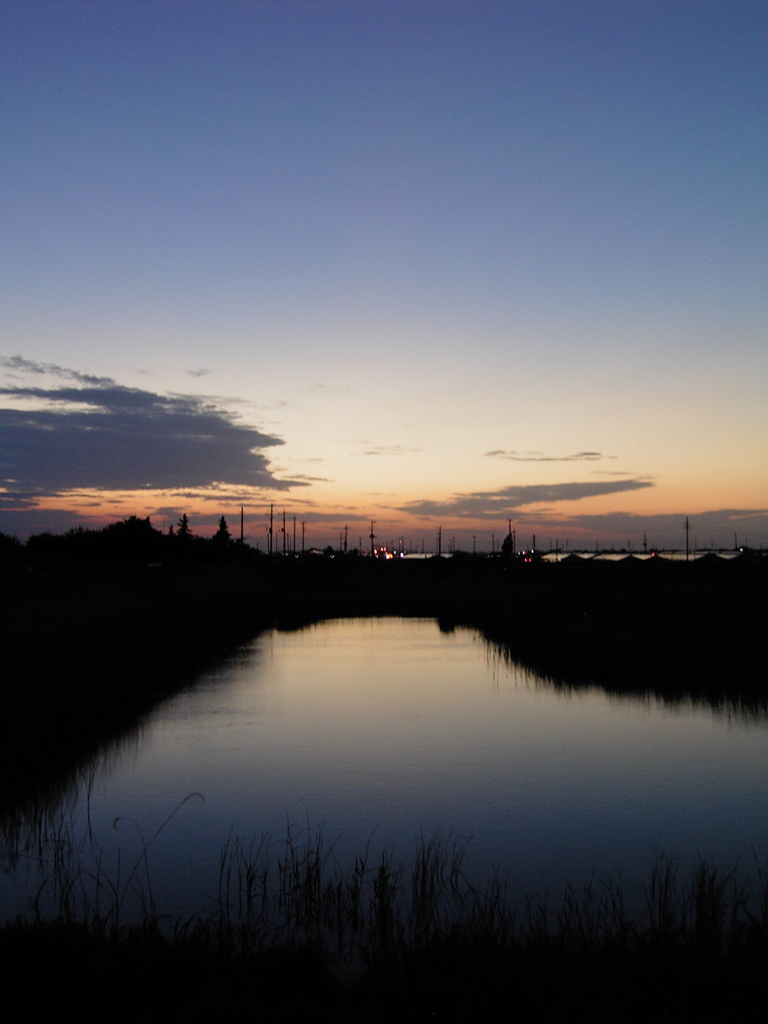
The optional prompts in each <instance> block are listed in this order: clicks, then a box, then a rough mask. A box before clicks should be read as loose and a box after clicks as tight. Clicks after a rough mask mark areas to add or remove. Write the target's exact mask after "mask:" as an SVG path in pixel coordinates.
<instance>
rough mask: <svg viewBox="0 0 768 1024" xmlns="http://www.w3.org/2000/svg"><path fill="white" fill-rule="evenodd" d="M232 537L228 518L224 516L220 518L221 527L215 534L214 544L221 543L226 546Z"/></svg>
mask: <svg viewBox="0 0 768 1024" xmlns="http://www.w3.org/2000/svg"><path fill="white" fill-rule="evenodd" d="M231 539H232V538H231V536H230V533H229V528H228V527H227V520H226V519H225V518H224V516H222V517H221V519H220V520H219V528H218V530H217V531H216V533H214V535H213V542H214V544H219V545H221V547H226V546H227V545H228V544H229V542H230V540H231Z"/></svg>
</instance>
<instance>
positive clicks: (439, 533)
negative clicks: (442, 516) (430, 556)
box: [437, 526, 443, 558]
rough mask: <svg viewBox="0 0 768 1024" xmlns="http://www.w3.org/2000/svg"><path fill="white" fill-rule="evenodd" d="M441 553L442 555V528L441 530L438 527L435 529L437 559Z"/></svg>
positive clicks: (440, 527)
mask: <svg viewBox="0 0 768 1024" xmlns="http://www.w3.org/2000/svg"><path fill="white" fill-rule="evenodd" d="M442 553H443V528H442V526H438V528H437V557H438V558H440V556H441V555H442Z"/></svg>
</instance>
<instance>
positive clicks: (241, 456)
mask: <svg viewBox="0 0 768 1024" xmlns="http://www.w3.org/2000/svg"><path fill="white" fill-rule="evenodd" d="M0 367H2V369H3V370H4V377H5V378H6V383H5V385H4V386H0V405H5V406H6V407H5V408H0V487H3V488H4V489H5V494H4V495H3V498H4V503H5V504H6V505H7V504H9V503H12V502H14V501H15V502H16V503H17V504H16V505H15V507H16V508H24V507H29V503H31V502H34V501H35V500H37V499H38V498H40V497H44V496H51V495H56V494H61V493H62V492H65V491H71V490H76V489H84V490H96V491H99V490H104V491H110V490H125V491H130V490H147V489H154V490H162V489H168V488H179V487H196V488H197V487H201V488H204V487H207V486H211V485H213V484H214V483H216V482H222V483H226V484H229V485H238V484H239V485H243V486H247V487H262V488H269V489H278V490H285V489H287V488H289V487H293V486H302V485H304V486H306V485H305V484H304V482H303V481H298V480H279V479H277V478H276V477H275V476H274V475H273V473H272V472H271V470H270V468H269V464H268V462H267V459H266V457H265V456H264V455H263V454H261V450H262V449H266V448H270V447H273V446H276V445H280V444H282V443H283V442H282V441H281V440H280V438H278V437H274V436H271V435H269V434H263V433H261V432H260V431H258V430H256V429H255V428H254V427H251V426H248V425H247V424H243V423H241V422H239V421H237V420H236V419H235V418H234V416H233V415H232V413H231V412H229V411H228V410H227V409H225V408H223V407H222V406H221V404H220V403H217V402H216V401H214V400H212V399H207V398H202V397H199V396H193V395H170V396H169V395H160V394H156V393H154V392H151V391H145V390H142V389H139V388H129V387H123V386H121V385H119V384H116V383H115V381H113V380H111V379H110V378H107V377H94V376H92V375H90V374H84V373H79V372H78V371H75V370H68V369H66V368H64V367H60V366H55V365H53V364H46V363H35V362H33V361H31V360H27V359H23V358H22V357H21V356H15V357H13V358H10V359H8V358H5V359H2V361H0ZM20 377H24V378H26V380H27V381H28V380H29V378H30V377H31V378H32V382H31V383H16V381H17V380H19V378H20ZM46 385H47V386H46ZM19 403H21V404H22V406H24V407H23V408H19Z"/></svg>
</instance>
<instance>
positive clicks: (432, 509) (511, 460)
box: [0, 0, 768, 548]
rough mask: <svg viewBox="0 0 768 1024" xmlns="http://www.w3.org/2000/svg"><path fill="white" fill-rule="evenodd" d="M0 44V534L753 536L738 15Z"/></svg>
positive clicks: (609, 1) (513, 1)
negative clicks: (142, 521)
mask: <svg viewBox="0 0 768 1024" xmlns="http://www.w3.org/2000/svg"><path fill="white" fill-rule="evenodd" d="M0 35H1V36H2V41H1V42H0V46H1V47H2V57H1V60H2V68H1V69H0V74H1V76H2V80H1V84H0V88H1V93H2V111H1V116H0V122H1V123H0V132H1V133H2V135H1V138H0V189H1V200H2V220H1V222H0V230H1V238H0V246H1V252H0V258H1V260H2V265H1V267H0V289H1V294H0V354H2V360H0V531H3V532H6V533H12V534H16V535H17V536H19V537H24V536H26V535H27V534H28V533H29V532H30V531H35V532H36V531H40V530H43V529H51V530H56V531H58V530H64V529H68V528H70V527H72V526H75V525H78V524H84V525H102V524H104V523H106V522H110V521H112V520H114V519H115V518H124V517H125V516H127V515H130V514H137V515H141V516H146V515H150V516H151V517H152V522H153V524H154V525H156V526H158V527H167V525H168V524H170V523H171V522H174V521H175V520H176V519H177V518H178V516H179V515H180V514H181V513H182V512H186V513H187V514H188V515H189V517H190V521H191V525H192V529H193V530H194V531H199V532H201V533H204V532H210V530H211V528H212V526H213V524H214V523H215V522H216V521H217V520H218V518H219V516H220V515H222V514H225V515H226V516H228V517H230V516H231V517H233V518H234V517H236V516H237V515H239V509H240V506H241V505H243V506H244V507H245V515H246V533H247V535H248V536H249V538H250V539H251V540H252V542H254V543H255V542H259V543H260V544H261V545H262V546H263V544H264V523H265V512H266V510H267V508H268V507H269V503H270V502H274V503H275V505H276V508H277V509H279V510H282V509H283V508H285V509H287V510H288V514H289V515H290V516H292V515H293V514H294V513H295V514H296V515H297V516H298V518H299V519H300V520H304V521H305V522H306V523H307V535H308V539H311V540H312V542H316V543H328V542H329V541H334V540H335V541H338V534H339V530H340V529H343V527H344V525H345V524H348V525H349V530H350V542H351V543H352V542H354V543H355V544H356V543H357V539H358V536H363V537H364V538H365V535H366V534H367V533H368V531H369V527H368V520H369V519H371V518H372V519H374V520H376V524H377V525H376V533H377V535H378V536H379V538H380V539H381V540H388V539H392V538H397V537H404V538H405V539H406V541H407V540H409V539H412V540H413V541H414V542H415V543H418V544H419V545H420V544H421V541H422V539H424V540H425V541H426V545H427V548H429V547H430V546H431V545H432V544H433V542H434V537H435V534H436V532H437V528H438V526H442V529H443V535H444V537H447V538H450V537H452V536H455V537H456V542H457V545H462V546H464V547H465V548H466V547H469V546H471V544H472V537H473V535H474V536H476V537H477V545H478V548H488V547H490V543H491V535H492V533H494V534H495V536H496V539H497V540H498V539H499V538H500V537H501V536H502V535H503V533H504V532H506V523H507V519H508V518H512V519H513V520H514V521H515V525H516V528H517V531H518V539H519V540H520V539H522V541H524V542H525V543H526V544H527V543H529V540H530V535H531V534H533V533H536V535H537V540H539V542H540V543H541V544H546V543H548V542H549V540H551V541H552V542H553V543H554V541H555V539H556V538H557V539H559V541H560V543H564V542H565V540H566V539H567V540H568V541H569V543H570V544H571V546H586V547H594V545H595V542H596V540H597V541H599V542H600V543H601V545H610V544H616V545H617V546H624V545H625V544H626V543H627V541H628V540H629V541H631V543H632V544H633V545H634V544H641V543H642V538H643V534H644V533H645V534H647V537H648V540H649V542H655V543H658V544H664V545H675V546H680V545H681V544H683V543H684V532H683V531H684V523H685V517H686V515H687V516H690V522H691V540H692V542H693V541H694V539H695V540H696V542H697V543H698V544H699V546H704V545H708V544H709V543H710V542H711V541H714V542H715V543H716V544H727V545H729V546H733V543H734V534H737V535H738V539H739V543H740V544H741V543H749V544H752V545H755V546H757V545H759V544H768V273H767V271H768V258H767V255H766V253H767V248H766V243H767V242H768V218H767V216H766V214H767V212H768V4H767V3H765V2H761V0H725V2H709V0H552V2H549V0H530V2H526V0H520V2H518V0H506V2H495V0H466V2H453V0H406V2H401V0H382V2H379V0H304V2H298V0H296V2H294V0H274V2H260V0H248V2H237V0H215V2H214V0H208V2H198V0H178V2H177V0H155V2H148V0H136V2H131V0H87V2H79V0H54V2H47V0H22V2H16V0H3V3H2V5H0Z"/></svg>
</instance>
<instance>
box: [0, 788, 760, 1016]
mask: <svg viewBox="0 0 768 1024" xmlns="http://www.w3.org/2000/svg"><path fill="white" fill-rule="evenodd" d="M177 809H178V808H177ZM174 813H175V811H174ZM172 816H173V815H170V816H169V818H168V819H167V821H170V818H171V817H172ZM167 821H166V823H165V824H167ZM163 827H165V826H161V829H158V830H157V832H156V833H154V835H153V836H152V837H151V838H150V839H149V840H148V841H146V842H145V841H144V840H142V843H141V850H140V853H139V855H138V857H137V858H136V859H135V860H134V862H133V863H131V864H130V865H129V866H128V867H126V868H123V869H122V873H121V869H120V868H118V872H117V875H116V877H112V878H111V877H109V876H108V875H107V873H106V872H105V870H104V862H103V858H102V855H101V852H100V851H99V849H98V847H97V846H94V844H93V839H92V837H89V839H88V841H87V843H86V840H83V839H81V840H80V841H78V842H75V841H74V839H73V836H72V833H71V831H70V830H68V829H67V828H66V827H62V828H61V829H60V830H59V831H58V832H53V833H51V834H50V835H48V836H47V837H44V838H43V839H42V840H41V842H40V843H39V845H38V850H39V851H44V854H43V857H44V860H45V867H46V871H45V875H44V882H43V884H42V886H41V888H40V890H39V892H38V895H37V898H36V900H35V903H34V907H33V910H32V912H31V915H30V916H29V917H28V918H27V919H26V920H24V921H21V920H18V921H16V922H13V923H10V924H7V925H6V926H5V927H4V928H3V929H2V930H0V956H1V957H2V962H3V964H4V967H5V970H6V973H7V979H6V990H5V994H6V997H9V995H8V994H9V991H10V990H12V989H14V987H16V988H21V987H22V986H24V988H25V989H26V991H27V992H31V993H33V994H34V998H33V1003H34V1004H35V1005H36V1006H37V1008H38V1009H43V1010H45V1009H49V1010H50V1009H53V1008H54V1005H55V1008H56V1013H57V1018H58V1019H69V1018H68V1017H67V1012H69V1010H71V1011H72V1018H71V1019H81V1020H82V1019H94V1020H96V1019H102V1020H104V1019H108V1020H113V1019H114V1020H161V1019H166V1020H167V1019H169V1018H168V1014H169V1013H170V1014H171V1018H170V1019H174V1020H176V1019H182V1018H183V1019H189V1020H203V1019H209V1015H210V1014H211V1013H214V1012H216V1013H222V1012H226V1013H227V1014H235V1013H237V1014H247V1015H248V1016H249V1017H252V1016H254V1015H255V1014H256V1009H255V1007H256V1005H257V1006H258V1011H259V1013H260V1014H267V1015H268V1016H267V1017H266V1018H265V1019H273V1016H277V1015H279V1016H280V1017H281V1019H286V1020H293V1019H296V1020H298V1019H300V1018H303V1017H305V1016H306V1015H307V1014H311V1015H312V1016H313V1018H315V1019H322V1020H324V1019H329V1020H331V1019H333V1020H350V1021H351V1020H361V1019H366V1020H367V1019H370V1020H413V1021H416V1020H429V1019H442V1020H461V1019H466V1017H467V1015H468V1014H469V1015H470V1016H471V1015H474V1014H476V1013H478V1012H481V1013H490V1014H494V1015H498V1014H500V1013H503V1014H505V1015H507V1016H509V1018H510V1019H517V1020H524V1021H528V1020H531V1021H534V1020H535V1021H561V1020H562V1021H565V1020H569V1021H570V1020H574V1021H609V1020H626V1021H656V1020H672V1021H720V1020H723V1021H725V1020H735V1019H738V1020H755V1021H757V1020H764V1019H765V1014H766V1012H767V1011H768V994H767V992H766V986H765V983H764V982H765V965H766V957H767V956H768V876H767V875H766V872H765V870H764V869H763V868H762V867H761V866H759V865H758V867H757V870H756V872H755V873H754V874H753V875H752V877H751V878H748V877H744V876H743V875H742V874H740V873H739V872H738V871H736V870H735V869H728V870H725V869H723V868H720V867H717V866H715V865H713V864H711V863H708V862H706V861H704V860H699V861H698V862H697V863H696V864H695V865H694V866H693V867H691V868H690V869H689V870H683V869H682V868H681V866H680V865H679V864H678V863H677V862H676V861H675V860H674V859H672V858H670V857H666V856H661V857H659V858H658V859H657V860H656V862H655V864H654V866H653V868H652V870H651V873H650V875H649V877H648V880H647V881H646V883H645V885H644V886H643V888H642V897H643V898H642V910H641V911H640V912H639V913H635V914H630V913H629V912H628V911H627V909H626V905H627V900H626V894H625V892H624V891H623V889H622V886H621V884H620V883H616V882H613V883H599V882H595V881H594V880H593V881H591V882H589V883H587V884H586V885H584V886H582V887H576V886H568V887H566V889H565V891H564V892H563V893H562V894H561V895H560V896H559V897H557V898H548V899H545V898H542V899H539V898H528V899H526V900H523V901H522V903H518V904H512V903H510V901H509V900H508V898H507V887H506V884H505V879H504V877H503V876H502V875H501V873H499V872H496V873H494V874H493V875H492V876H491V878H490V879H489V880H487V882H486V883H485V884H484V885H482V886H479V887H478V885H476V884H475V883H474V882H473V881H472V879H470V878H469V877H468V875H467V873H466V872H465V871H464V866H463V860H464V852H465V843H463V842H462V841H461V840H459V839H457V838H456V837H455V836H452V835H451V834H449V833H446V834H441V833H440V832H437V833H435V834H433V835H432V836H429V837H423V838H422V839H421V841H420V843H419V844H418V847H417V849H416V851H415V854H414V857H413V858H412V860H411V861H409V862H400V861H395V860H394V858H393V856H392V854H391V851H388V850H383V851H381V852H380V853H379V854H378V855H377V856H376V857H373V856H372V855H371V852H370V848H369V849H367V850H364V851H363V852H362V853H361V854H360V855H359V856H358V857H356V858H355V859H354V860H353V861H352V862H351V864H349V865H348V866H347V867H342V866H341V865H339V863H338V862H337V861H336V859H335V857H334V851H333V843H330V842H328V841H327V839H326V837H325V835H324V833H323V831H322V829H320V830H316V831H312V830H311V829H309V828H305V829H295V828H291V827H289V828H288V831H287V834H286V836H285V838H284V839H282V840H280V841H271V840H268V839H266V838H263V839H260V840H258V841H254V842H246V841H242V840H240V839H237V838H234V837H230V839H229V841H228V842H227V843H226V845H225V847H224V848H223V850H222V853H221V862H220V871H219V881H218V887H217V893H216V901H215V907H214V909H213V910H212V911H210V912H208V913H205V914H203V913H200V914H198V915H194V916H192V917H190V918H188V919H185V920H171V919H169V918H165V917H163V916H162V914H161V913H160V912H159V909H158V907H157V906H156V904H155V901H154V898H153V896H152V886H151V865H150V858H149V854H150V849H151V846H152V843H153V841H154V839H155V838H156V837H157V835H159V833H160V831H162V828H163ZM86 852H87V854H88V857H87V858H86V857H85V856H84V854H85V853H86ZM118 864H119V862H118ZM129 893H130V894H132V896H133V897H135V899H134V901H133V911H132V916H131V917H130V919H129V918H128V917H127V916H126V897H127V895H128V894H129ZM43 977H46V978H47V987H46V991H50V992H51V993H52V994H51V999H50V1001H49V1003H46V1002H45V998H44V997H43V995H42V994H41V989H40V983H41V981H42V979H43ZM51 985H52V986H53V987H50V986H51ZM8 986H10V989H9V988H8ZM113 986H119V987H120V992H121V995H120V1004H121V1005H120V1007H119V1008H118V1009H119V1013H117V1014H116V1015H114V1016H113V1015H112V1010H111V1009H109V1006H110V1000H111V999H113V998H114V991H113ZM254 1000H256V1004H254V1002H253V1001H254ZM105 1008H106V1009H105ZM100 1014H101V1016H99V1015H100ZM105 1014H106V1015H105ZM164 1015H165V1016H164ZM494 1019H495V1017H494Z"/></svg>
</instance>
